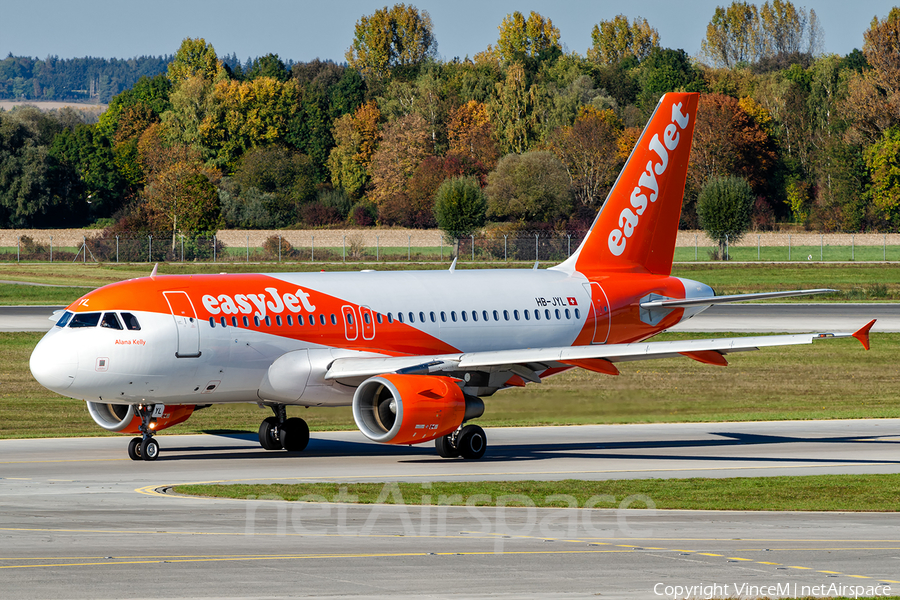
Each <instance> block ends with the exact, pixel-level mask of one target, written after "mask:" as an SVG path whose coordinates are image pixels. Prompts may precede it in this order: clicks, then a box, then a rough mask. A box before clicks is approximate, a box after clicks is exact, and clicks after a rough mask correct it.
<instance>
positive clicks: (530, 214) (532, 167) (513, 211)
mask: <svg viewBox="0 0 900 600" xmlns="http://www.w3.org/2000/svg"><path fill="white" fill-rule="evenodd" d="M487 180H488V183H487V186H486V187H485V189H484V193H485V196H486V197H487V203H488V216H490V217H497V218H501V219H508V220H514V221H525V222H531V223H533V222H551V221H554V220H556V219H560V218H565V216H566V215H568V214H569V213H570V212H571V210H572V193H571V189H570V179H569V175H568V173H566V167H565V165H563V163H561V162H560V160H559V159H558V158H557V157H556V156H555V155H554V154H553V153H552V152H546V151H534V152H526V153H525V154H521V155H519V154H508V155H506V156H504V157H503V158H501V159H500V162H498V163H497V168H496V169H494V170H493V171H491V172H490V173H488V178H487Z"/></svg>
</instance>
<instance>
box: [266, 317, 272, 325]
mask: <svg viewBox="0 0 900 600" xmlns="http://www.w3.org/2000/svg"><path fill="white" fill-rule="evenodd" d="M271 326H272V317H270V316H266V327H271Z"/></svg>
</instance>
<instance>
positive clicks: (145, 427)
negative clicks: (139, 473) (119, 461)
mask: <svg viewBox="0 0 900 600" xmlns="http://www.w3.org/2000/svg"><path fill="white" fill-rule="evenodd" d="M153 408H154V406H153V405H152V404H150V405H145V404H141V405H138V406H136V407H135V411H136V412H137V413H138V415H139V416H140V417H141V426H140V428H139V429H140V432H141V434H142V436H141V437H136V438H132V439H131V441H129V442H128V458H130V459H131V460H156V459H157V458H159V442H157V441H156V440H154V439H153V433H154V432H153V426H152V423H153Z"/></svg>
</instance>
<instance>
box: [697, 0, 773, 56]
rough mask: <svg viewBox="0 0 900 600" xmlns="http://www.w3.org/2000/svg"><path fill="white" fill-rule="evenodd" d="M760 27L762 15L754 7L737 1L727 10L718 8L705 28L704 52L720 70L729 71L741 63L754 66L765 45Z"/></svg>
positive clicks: (702, 44) (702, 50)
mask: <svg viewBox="0 0 900 600" xmlns="http://www.w3.org/2000/svg"><path fill="white" fill-rule="evenodd" d="M759 27H760V24H759V12H758V11H757V9H756V6H755V5H753V4H749V3H747V2H739V1H736V2H732V3H731V5H729V6H728V7H727V8H725V7H721V6H718V7H716V12H715V13H714V14H713V18H712V20H711V21H710V22H709V25H707V26H706V37H705V38H704V39H703V42H702V43H701V46H700V48H701V52H702V54H703V55H704V56H705V57H706V58H707V59H708V60H709V61H710V62H711V63H712V64H713V65H714V66H717V67H726V68H730V67H733V66H735V65H737V64H739V63H752V62H755V61H756V60H757V59H758V58H759V54H760V44H761V43H762V38H761V35H762V34H761V32H760V28H759Z"/></svg>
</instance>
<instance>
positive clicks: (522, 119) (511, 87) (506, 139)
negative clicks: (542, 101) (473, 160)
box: [490, 63, 540, 153]
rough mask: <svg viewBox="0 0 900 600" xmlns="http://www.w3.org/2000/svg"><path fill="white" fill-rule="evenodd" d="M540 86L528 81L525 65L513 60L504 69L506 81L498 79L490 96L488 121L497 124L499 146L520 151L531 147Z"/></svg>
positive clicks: (535, 130)
mask: <svg viewBox="0 0 900 600" xmlns="http://www.w3.org/2000/svg"><path fill="white" fill-rule="evenodd" d="M539 97H540V96H539V90H538V87H537V86H536V85H530V86H529V85H528V80H527V78H526V75H525V68H524V67H523V66H522V64H521V63H514V64H512V65H511V66H510V67H509V69H507V71H506V81H504V82H503V83H497V84H496V85H495V87H494V96H493V97H492V98H491V103H490V109H491V121H492V122H493V123H494V124H495V126H496V131H497V137H498V138H499V140H500V149H501V151H503V152H506V153H510V152H515V153H522V152H525V151H527V150H529V149H530V148H531V145H532V144H533V143H534V142H535V141H536V138H537V135H538V134H537V125H538V121H537V112H538V111H536V110H535V107H536V105H538V104H539Z"/></svg>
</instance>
